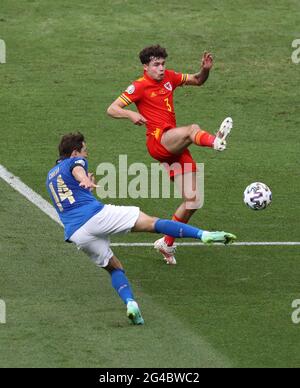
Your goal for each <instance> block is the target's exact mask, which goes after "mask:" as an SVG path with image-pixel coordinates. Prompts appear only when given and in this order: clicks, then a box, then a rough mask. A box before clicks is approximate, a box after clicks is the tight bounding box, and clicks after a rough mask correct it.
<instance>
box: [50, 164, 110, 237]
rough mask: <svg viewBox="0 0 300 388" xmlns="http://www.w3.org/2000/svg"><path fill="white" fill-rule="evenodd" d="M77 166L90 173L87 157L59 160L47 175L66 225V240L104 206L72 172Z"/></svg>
mask: <svg viewBox="0 0 300 388" xmlns="http://www.w3.org/2000/svg"><path fill="white" fill-rule="evenodd" d="M77 166H81V167H83V168H84V169H85V171H86V173H88V162H87V160H86V159H84V158H68V159H62V160H61V161H59V162H58V164H57V165H56V166H55V167H54V168H52V170H50V171H49V173H48V176H47V183H46V184H47V190H48V192H49V194H50V197H51V199H52V202H53V204H54V206H55V209H56V211H57V213H58V214H59V217H60V219H61V222H62V223H63V225H64V227H65V239H66V240H69V238H70V237H71V236H72V234H73V233H75V232H76V231H77V230H78V229H79V228H81V226H82V225H84V224H85V223H86V222H87V221H88V220H89V219H90V218H92V217H93V216H94V215H95V214H97V213H99V212H100V211H101V210H102V209H103V207H104V205H103V204H102V203H101V202H99V201H97V200H96V198H95V197H94V196H93V194H92V193H91V192H90V190H88V189H84V188H82V187H80V186H79V182H78V181H77V180H76V179H75V178H74V176H73V174H72V171H73V168H75V167H77Z"/></svg>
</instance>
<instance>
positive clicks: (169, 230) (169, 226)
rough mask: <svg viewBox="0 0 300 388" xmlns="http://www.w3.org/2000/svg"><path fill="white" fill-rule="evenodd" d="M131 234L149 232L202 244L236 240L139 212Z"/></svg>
mask: <svg viewBox="0 0 300 388" xmlns="http://www.w3.org/2000/svg"><path fill="white" fill-rule="evenodd" d="M132 231H133V232H150V233H159V234H166V235H169V236H173V237H175V238H194V239H196V240H201V241H202V242H203V243H204V244H213V243H222V244H225V245H227V244H230V243H233V242H234V241H235V240H236V236H235V235H234V234H232V233H228V232H210V231H206V230H202V229H199V228H196V227H194V226H190V225H186V224H183V223H181V222H174V221H170V220H161V219H158V218H155V217H151V216H148V215H147V214H145V213H142V212H140V215H139V218H138V220H137V221H136V224H135V226H134V228H133V229H132Z"/></svg>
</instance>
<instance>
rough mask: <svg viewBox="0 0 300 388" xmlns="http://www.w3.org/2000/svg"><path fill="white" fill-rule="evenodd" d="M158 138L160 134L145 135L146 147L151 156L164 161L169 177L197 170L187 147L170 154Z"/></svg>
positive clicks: (172, 177)
mask: <svg viewBox="0 0 300 388" xmlns="http://www.w3.org/2000/svg"><path fill="white" fill-rule="evenodd" d="M161 135H162V134H161ZM160 139H161V136H160V137H159V138H158V139H156V138H155V136H153V135H150V134H149V135H147V148H148V151H149V154H150V155H151V156H152V158H154V159H156V160H158V161H159V162H161V163H164V165H165V167H166V169H167V171H168V173H169V175H170V178H171V179H174V177H175V176H177V175H182V174H186V173H188V172H197V171H198V170H197V164H196V162H195V161H194V159H193V157H192V155H191V153H190V151H189V150H188V149H185V150H184V151H183V152H182V153H181V154H179V155H175V154H172V153H171V152H169V151H168V150H167V149H166V148H165V147H164V146H163V145H162V144H161V143H160Z"/></svg>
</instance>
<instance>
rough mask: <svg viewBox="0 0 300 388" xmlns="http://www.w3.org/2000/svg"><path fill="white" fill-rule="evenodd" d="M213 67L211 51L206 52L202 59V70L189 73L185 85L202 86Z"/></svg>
mask: <svg viewBox="0 0 300 388" xmlns="http://www.w3.org/2000/svg"><path fill="white" fill-rule="evenodd" d="M212 67H213V57H212V55H211V53H208V52H205V53H204V54H203V56H202V59H201V71H200V72H199V73H196V74H189V75H188V79H187V81H186V82H185V85H192V86H201V85H203V84H204V83H205V82H206V81H207V79H208V77H209V72H210V70H211V68H212Z"/></svg>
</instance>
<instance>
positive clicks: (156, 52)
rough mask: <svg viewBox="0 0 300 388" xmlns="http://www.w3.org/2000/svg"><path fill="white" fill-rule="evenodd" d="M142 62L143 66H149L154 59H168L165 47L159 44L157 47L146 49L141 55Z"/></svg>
mask: <svg viewBox="0 0 300 388" xmlns="http://www.w3.org/2000/svg"><path fill="white" fill-rule="evenodd" d="M139 57H140V60H141V62H142V64H143V65H147V64H148V63H149V62H150V61H151V60H152V59H153V58H164V59H166V58H167V57H168V54H167V51H166V49H165V48H164V47H161V46H160V45H159V44H158V45H156V46H148V47H145V48H144V49H143V50H142V51H141V52H140V54H139Z"/></svg>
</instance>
